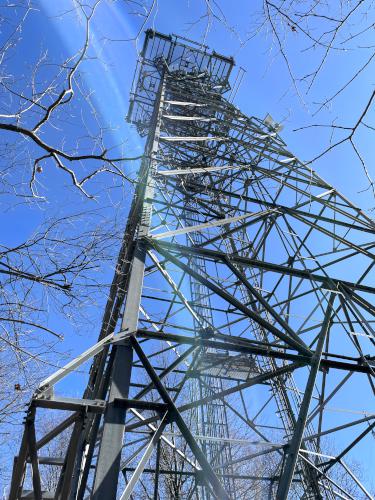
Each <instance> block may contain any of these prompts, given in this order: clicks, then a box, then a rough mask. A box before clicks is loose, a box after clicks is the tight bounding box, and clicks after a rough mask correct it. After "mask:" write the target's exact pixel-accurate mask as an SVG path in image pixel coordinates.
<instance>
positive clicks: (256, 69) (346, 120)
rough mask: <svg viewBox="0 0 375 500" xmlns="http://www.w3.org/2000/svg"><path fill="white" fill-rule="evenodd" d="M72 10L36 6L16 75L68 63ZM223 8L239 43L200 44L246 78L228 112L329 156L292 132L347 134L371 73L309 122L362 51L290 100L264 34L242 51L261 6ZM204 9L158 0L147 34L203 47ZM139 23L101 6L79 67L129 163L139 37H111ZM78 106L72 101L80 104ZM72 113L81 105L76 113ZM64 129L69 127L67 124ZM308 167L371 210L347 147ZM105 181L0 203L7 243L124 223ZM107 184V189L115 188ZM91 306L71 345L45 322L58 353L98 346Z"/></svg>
mask: <svg viewBox="0 0 375 500" xmlns="http://www.w3.org/2000/svg"><path fill="white" fill-rule="evenodd" d="M70 4H71V3H70V0H63V1H59V2H51V1H49V0H41V1H39V3H38V7H39V9H40V11H39V12H35V13H32V14H31V18H30V22H28V23H27V24H26V25H25V28H24V30H23V34H22V41H21V44H20V50H19V51H18V52H17V56H16V57H15V58H14V59H13V60H12V61H11V62H10V65H11V67H12V65H13V70H14V72H15V73H17V72H20V71H22V68H24V67H26V66H27V65H28V64H30V62H31V61H33V60H34V59H35V58H36V57H37V56H38V55H39V54H40V53H42V52H43V51H44V50H45V49H48V57H49V58H50V60H52V61H56V62H58V61H61V60H63V59H65V58H66V57H68V56H70V55H72V54H74V53H75V52H76V50H77V49H78V48H79V47H80V44H81V43H82V37H83V27H82V24H80V23H79V22H77V19H76V18H75V17H74V16H73V14H69V13H68V14H64V15H63V16H61V15H60V14H61V13H62V12H64V11H65V10H68V9H69V6H70ZM222 4H223V8H224V11H225V13H226V15H227V20H228V24H229V25H230V26H234V27H235V28H236V30H238V32H239V33H240V37H241V40H239V38H238V37H237V35H236V34H234V33H233V32H232V31H231V30H230V29H228V27H226V26H223V24H222V23H218V22H215V21H214V22H213V25H212V27H211V29H210V30H209V31H208V34H207V39H206V44H207V45H208V46H209V47H211V48H212V49H214V50H215V51H217V52H219V53H222V54H224V55H233V56H234V58H235V61H236V63H237V65H238V66H242V67H243V68H244V69H245V70H246V74H245V77H244V79H243V83H242V86H241V88H240V90H239V92H238V94H237V97H236V99H235V104H236V105H237V106H238V107H239V108H241V110H242V111H244V112H245V113H247V114H249V115H254V116H258V117H260V118H263V117H264V116H265V115H266V114H267V113H270V114H271V115H272V116H273V118H274V119H275V120H276V121H282V123H283V125H284V130H283V132H282V134H281V135H282V137H283V138H284V140H285V141H286V142H287V144H288V147H289V149H290V150H291V151H293V152H294V153H295V154H296V155H297V156H298V157H299V158H300V159H302V160H309V159H311V158H312V157H314V156H316V155H317V154H319V153H320V152H321V151H322V150H324V148H325V147H327V144H328V142H327V141H328V140H329V131H328V130H326V129H320V128H312V129H307V130H306V131H305V132H293V129H295V128H298V127H301V126H305V125H309V124H311V123H319V124H329V123H331V122H332V120H334V119H336V118H337V123H338V124H344V125H351V124H353V123H354V122H355V121H356V119H357V117H358V115H359V114H360V112H361V110H362V108H363V106H364V104H365V103H366V101H367V99H368V97H369V95H370V94H371V92H372V90H373V84H374V70H373V67H372V66H371V65H370V66H369V67H368V69H367V70H366V71H365V72H364V73H363V74H362V75H361V77H360V78H358V79H356V80H355V81H354V82H353V84H352V85H351V86H350V87H348V89H347V90H346V91H345V92H343V93H342V94H341V95H340V96H339V97H338V98H337V99H336V100H334V101H333V103H332V106H331V107H330V108H329V109H327V110H325V109H324V110H322V111H321V112H320V114H318V115H317V116H315V117H313V116H312V115H313V114H314V112H315V111H316V109H317V108H318V106H317V105H316V104H315V103H317V102H321V101H322V100H324V98H325V97H327V96H330V95H331V94H333V93H335V91H336V89H337V88H339V87H340V86H341V85H343V84H344V83H345V81H347V80H348V79H349V78H350V76H351V75H352V74H353V72H355V71H356V68H359V67H360V65H361V61H365V60H366V58H367V57H368V56H369V51H367V50H366V49H364V50H363V51H358V50H347V51H346V52H339V51H337V52H335V54H334V55H333V56H332V57H331V56H330V58H329V60H328V62H327V64H326V66H325V67H324V69H323V71H322V73H321V75H320V77H319V78H318V79H317V81H316V84H315V85H314V86H313V87H312V90H311V91H310V92H309V93H308V94H307V95H306V85H305V84H304V83H303V82H299V83H298V89H299V93H300V95H297V92H296V89H295V88H294V87H293V85H292V82H291V79H290V75H289V73H288V70H287V67H286V64H285V61H284V60H283V57H282V55H281V54H280V52H279V50H278V48H277V46H276V44H275V42H274V40H272V35H271V34H270V32H269V30H268V31H267V30H263V31H261V32H260V33H259V34H258V35H257V36H255V37H253V38H252V39H250V40H249V41H248V42H247V43H245V44H242V43H241V41H243V40H245V39H246V36H247V33H248V32H249V27H250V26H252V25H254V24H255V23H256V22H257V19H258V15H257V12H258V11H259V9H260V6H261V2H248V1H246V0H239V1H236V2H228V1H224V2H222ZM204 5H205V3H204V2H200V1H198V0H192V1H190V2H189V1H176V0H160V1H159V2H158V3H157V5H156V6H155V8H154V10H153V12H152V14H151V16H150V19H149V22H148V24H147V27H150V26H151V27H154V28H155V29H157V30H158V31H161V32H164V33H167V34H169V33H176V34H180V35H183V36H186V37H188V38H191V39H195V40H201V39H202V36H203V34H204V33H205V30H206V19H202V20H201V21H199V22H197V20H199V18H200V16H202V15H204V12H205V10H204ZM65 7H66V8H65ZM141 21H142V20H141V19H140V17H139V16H135V15H131V14H129V12H128V7H127V6H126V4H125V3H123V2H113V3H108V2H105V3H103V5H100V6H99V8H98V10H97V12H96V14H95V17H94V20H93V25H92V37H91V48H90V56H92V57H93V58H92V59H90V60H88V61H86V62H85V63H84V66H83V68H82V69H83V75H84V78H83V80H84V84H85V88H86V90H87V89H89V91H90V92H91V93H92V101H93V103H94V104H95V106H96V109H97V111H98V114H99V115H100V120H101V122H102V123H103V124H105V125H106V126H111V127H113V128H114V130H113V131H112V132H110V133H109V136H110V138H109V140H110V141H111V142H112V144H114V145H115V144H119V143H122V142H124V148H125V152H126V155H128V156H136V155H138V154H141V152H142V150H143V141H142V140H141V139H140V138H139V136H138V134H137V133H136V131H135V130H134V129H133V128H132V127H131V126H130V125H128V124H127V123H126V122H125V116H126V113H127V106H128V96H129V92H130V88H131V82H132V78H133V73H134V69H135V65H136V60H137V50H140V48H141V45H142V42H143V38H142V36H141V37H140V39H139V41H138V42H137V43H135V42H134V41H110V40H109V39H108V38H112V39H122V40H125V39H130V38H132V37H134V35H135V34H136V33H137V32H138V30H139V28H140V24H141ZM318 28H319V26H314V29H316V30H318ZM371 42H372V39H371V37H370V34H368V35H367V34H366V35H365V36H364V37H363V38H362V39H361V44H362V45H363V46H366V44H368V45H370V44H371ZM286 43H287V47H288V54H289V56H290V62H291V66H292V68H293V72H294V73H295V74H296V75H303V74H305V73H308V72H309V71H310V70H311V68H312V67H314V65H315V66H316V64H318V60H319V54H318V50H310V51H308V52H303V53H301V49H302V48H303V47H305V45H306V44H305V42H304V41H302V36H301V33H299V32H297V33H296V32H294V31H292V30H290V33H289V32H287V33H286ZM353 47H354V46H353ZM80 99H81V98H80V97H79V96H78V103H79V102H80ZM78 108H79V106H77V113H78ZM373 117H374V113H373V112H372V114H371V112H370V114H369V117H368V120H367V122H368V123H369V124H371V118H373ZM373 124H375V121H374V122H373ZM89 125H90V123H89ZM66 126H67V127H68V126H69V127H74V124H73V125H71V124H70V125H66ZM69 130H72V128H69ZM371 133H373V132H371V131H369V130H366V129H363V131H362V132H361V133H359V134H358V137H359V141H360V142H359V143H360V146H361V151H362V152H363V154H364V156H365V157H366V159H367V160H368V165H369V168H370V169H371V168H372V167H373V160H372V154H371V153H372V144H373V139H372V136H371ZM49 134H51V135H50V138H51V139H52V140H56V141H59V140H61V137H62V135H63V134H64V130H63V129H60V130H58V129H57V130H55V131H54V132H49ZM136 168H137V164H136V163H129V164H128V165H126V166H125V170H126V173H127V174H128V173H129V174H134V171H135V169H136ZM313 168H314V169H315V170H316V171H317V172H318V173H319V175H321V176H322V177H323V178H324V179H325V180H327V181H328V182H329V183H331V184H333V185H334V186H335V187H336V188H337V189H338V190H340V191H341V192H343V193H344V194H345V195H346V196H347V197H349V198H350V199H351V200H352V201H354V202H356V203H357V204H359V205H360V206H362V207H363V208H365V209H370V208H372V207H373V206H374V200H373V196H372V194H371V192H370V191H365V192H360V191H361V190H363V189H364V188H365V187H366V185H367V184H366V182H367V181H366V178H365V176H364V175H363V173H362V170H361V166H360V165H359V162H358V159H356V158H355V155H354V154H353V151H352V149H351V148H350V147H349V146H348V145H347V144H345V145H343V146H340V148H336V149H335V150H334V151H333V152H331V153H329V154H327V155H326V156H325V157H323V158H322V159H320V160H319V161H318V162H316V164H314V165H313ZM373 171H374V170H373ZM102 179H104V177H102V178H101V180H98V181H95V182H93V184H92V187H91V189H92V192H93V193H94V194H96V195H97V198H96V201H90V200H88V199H86V198H84V197H82V195H81V194H80V193H78V192H77V191H76V190H75V189H73V188H72V187H67V185H68V184H69V181H68V179H67V178H66V177H65V176H64V175H62V174H61V173H60V172H58V171H57V170H56V169H53V168H50V169H45V170H44V172H43V178H42V182H43V186H42V187H41V190H42V191H43V194H44V195H45V196H46V198H47V203H40V204H34V205H29V204H27V205H24V204H21V205H16V206H14V204H13V200H12V197H6V198H3V207H6V208H9V209H8V210H7V212H6V215H5V216H4V215H3V218H2V220H3V224H4V228H5V241H6V243H9V244H17V243H18V242H19V241H23V240H24V239H25V238H27V237H29V236H30V235H31V234H32V233H33V231H35V228H36V227H37V225H38V224H39V223H41V222H42V221H43V220H44V219H45V218H46V217H47V216H51V215H54V214H59V215H64V214H67V213H69V212H71V211H72V210H74V211H81V210H87V209H92V208H93V207H95V208H96V207H100V209H101V210H102V213H103V214H104V215H105V216H107V217H109V218H110V217H111V214H112V213H113V214H115V213H116V215H117V217H120V218H121V217H124V215H125V213H126V210H127V208H128V205H129V200H130V197H131V195H130V193H129V192H126V191H123V190H121V189H103V184H101V183H102ZM109 185H110V186H112V185H113V183H112V181H110V182H109ZM89 189H90V188H89ZM104 272H105V278H106V279H108V280H110V277H111V268H110V267H109V266H107V268H106V269H105V271H104ZM97 301H98V307H90V308H89V310H88V311H89V314H90V315H91V320H92V323H91V325H90V327H87V328H85V327H84V326H83V327H82V330H81V331H80V332H79V335H78V336H76V335H74V336H73V332H72V331H71V330H70V328H71V327H70V326H69V324H68V323H67V322H66V321H65V320H64V319H63V318H62V317H61V316H56V317H53V315H51V316H50V317H49V318H48V322H49V323H48V324H49V326H51V327H55V328H58V329H60V330H62V331H63V333H64V334H65V336H66V341H65V343H64V345H63V346H61V347H60V348H61V349H62V350H63V351H65V352H66V353H67V352H69V353H70V354H72V355H73V354H78V353H79V352H80V351H81V350H82V349H84V348H86V347H87V346H88V345H90V344H91V343H92V342H93V341H94V339H95V338H96V336H97V331H98V329H95V328H92V324H95V323H97V324H99V320H100V317H101V302H102V298H98V299H97ZM93 330H94V331H93Z"/></svg>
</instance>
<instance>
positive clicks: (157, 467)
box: [154, 439, 161, 500]
mask: <svg viewBox="0 0 375 500" xmlns="http://www.w3.org/2000/svg"><path fill="white" fill-rule="evenodd" d="M160 445H161V441H160V439H159V441H158V444H157V445H156V463H155V482H154V500H158V497H159V475H160V451H161V450H160Z"/></svg>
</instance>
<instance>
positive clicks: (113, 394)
mask: <svg viewBox="0 0 375 500" xmlns="http://www.w3.org/2000/svg"><path fill="white" fill-rule="evenodd" d="M163 99H164V78H162V79H161V83H160V89H159V97H158V102H157V104H156V106H155V115H154V118H153V119H154V133H153V134H152V135H151V136H150V141H149V143H148V144H147V145H146V152H145V156H146V157H147V156H149V157H150V161H149V165H148V169H147V171H146V172H147V173H146V176H145V180H144V183H145V184H144V193H143V197H142V198H143V204H142V205H141V207H142V210H141V211H140V212H138V213H137V214H135V218H136V220H135V223H136V224H137V226H138V239H137V240H136V242H135V245H134V254H133V258H132V264H131V271H130V278H129V284H128V293H127V296H126V305H125V311H124V316H123V319H122V324H121V330H122V331H124V330H127V331H129V332H136V330H137V326H138V316H139V306H140V303H141V295H142V288H143V277H144V267H145V259H146V248H145V246H144V245H143V243H142V241H141V238H142V237H144V236H147V235H148V231H149V228H150V224H151V216H152V202H151V199H152V196H153V176H152V173H153V170H154V169H155V155H156V153H157V150H158V144H159V136H160V125H161V110H162V105H163ZM115 349H116V351H115V353H114V362H113V369H112V374H111V381H110V389H109V400H108V405H107V409H106V412H105V414H104V423H103V433H102V438H101V443H100V448H99V455H98V461H97V465H96V471H95V479H94V487H93V494H92V499H93V500H101V499H103V498H105V499H108V500H110V499H111V500H112V499H113V500H115V499H116V496H117V484H118V478H119V474H120V461H121V450H122V447H123V438H124V432H125V417H126V410H125V409H124V408H121V407H120V406H119V405H118V406H115V405H114V400H115V399H127V398H128V396H129V387H130V379H131V370H132V363H133V349H132V346H131V344H130V343H128V342H127V343H126V344H124V345H118V346H116V347H115Z"/></svg>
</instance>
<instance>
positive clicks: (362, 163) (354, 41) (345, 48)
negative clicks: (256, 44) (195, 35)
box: [190, 0, 375, 195]
mask: <svg viewBox="0 0 375 500" xmlns="http://www.w3.org/2000/svg"><path fill="white" fill-rule="evenodd" d="M201 5H202V15H201V16H200V17H199V18H198V19H195V20H193V22H191V23H190V26H192V25H194V26H195V25H197V24H198V25H199V24H201V25H202V38H203V39H204V40H205V39H206V38H207V36H208V33H209V32H210V30H212V28H213V27H214V26H215V23H219V24H221V25H222V26H224V27H225V28H226V29H227V30H228V31H229V32H230V33H231V35H233V36H234V37H235V38H236V39H237V42H238V44H239V46H241V47H245V46H247V44H249V43H250V42H251V41H252V40H253V39H257V40H266V43H265V46H266V47H267V46H268V51H269V57H268V59H269V61H270V63H272V61H273V59H275V58H277V57H279V58H280V59H281V61H282V62H283V65H284V67H285V69H286V72H287V74H288V75H289V79H290V84H291V87H292V89H293V91H294V93H295V94H296V95H297V96H298V99H299V101H300V103H301V105H302V107H304V108H305V109H307V110H308V111H309V114H310V115H311V118H310V120H309V123H308V124H307V125H304V126H300V127H295V128H294V131H296V132H297V131H298V132H301V131H307V132H309V133H310V136H309V137H310V139H312V135H311V133H312V130H311V129H315V130H316V129H322V131H326V132H327V136H326V139H325V140H326V141H327V144H326V145H324V143H322V144H321V145H320V146H318V147H317V148H316V153H315V155H314V157H313V158H310V159H307V162H308V163H311V162H314V161H315V160H318V159H320V158H322V157H323V156H325V155H327V154H328V153H330V152H332V151H333V150H336V149H338V148H343V147H344V146H345V145H348V146H350V148H351V151H352V153H353V159H352V160H351V161H353V162H354V163H357V164H358V165H359V167H360V169H361V171H362V172H363V174H364V175H365V178H366V183H367V187H366V189H368V190H370V191H371V192H372V194H373V195H375V184H374V179H373V177H374V169H373V165H371V163H370V161H371V158H368V154H366V151H365V149H366V147H365V146H366V139H368V142H370V141H371V138H372V136H373V133H374V130H375V127H374V125H373V124H372V123H373V122H372V120H373V113H372V112H373V104H374V97H375V94H374V90H373V88H372V86H371V81H370V78H371V76H370V75H371V70H373V67H374V66H373V65H374V61H375V45H374V43H373V42H372V41H371V38H372V36H371V35H372V33H373V32H374V28H375V15H374V12H375V11H374V2H373V0H348V1H345V2H343V1H332V2H326V1H321V0H306V1H303V2H301V1H299V0H290V1H288V2H285V1H284V0H263V1H261V2H256V3H255V4H254V3H253V2H251V3H250V4H248V5H245V3H243V4H241V6H239V8H240V9H241V10H242V11H243V12H242V15H241V19H247V20H248V21H247V23H242V25H241V26H238V22H236V21H233V20H232V16H231V9H232V6H230V7H229V5H226V3H225V2H221V1H220V0H204V1H202V3H201ZM354 57H355V60H354ZM349 58H351V59H349ZM335 68H340V71H338V72H335ZM341 74H342V75H343V76H341ZM327 75H328V76H327ZM362 78H367V80H368V81H369V83H368V84H367V90H366V92H362V94H359V95H358V90H356V89H357V88H358V87H355V85H357V84H358V82H359V81H360V80H361V79H362ZM365 81H366V80H365ZM323 82H324V83H323ZM327 83H328V84H327ZM322 87H323V88H322ZM353 89H354V90H353ZM350 92H353V93H355V94H356V95H355V101H356V105H355V111H354V112H353V117H352V118H348V117H345V119H342V118H341V115H344V113H343V112H344V110H343V109H342V108H341V113H340V105H341V104H338V105H337V108H336V103H337V102H338V101H339V99H340V98H342V97H346V98H347V99H350V100H353V94H350ZM280 94H281V89H280ZM341 106H342V105H341ZM332 113H335V115H334V118H333V119H332V118H331V119H330V118H329V117H330V114H331V115H332ZM320 116H323V117H324V121H323V123H322V122H321V121H319V117H320ZM344 120H345V121H344Z"/></svg>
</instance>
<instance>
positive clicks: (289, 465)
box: [277, 293, 335, 500]
mask: <svg viewBox="0 0 375 500" xmlns="http://www.w3.org/2000/svg"><path fill="white" fill-rule="evenodd" d="M334 300H335V294H334V293H331V296H330V298H329V301H328V305H327V310H326V313H325V315H324V320H323V324H322V329H321V331H320V334H319V338H318V343H317V346H316V350H315V352H314V354H313V356H312V358H311V368H310V374H309V378H308V380H307V384H306V389H305V394H304V396H303V400H302V404H301V408H300V411H299V415H298V420H297V422H296V426H295V429H294V433H293V437H292V440H291V442H290V444H289V446H288V448H287V451H286V458H285V465H284V468H283V472H282V474H281V476H280V482H279V487H278V490H277V500H286V499H287V498H288V494H289V490H290V485H291V484H292V480H293V476H294V471H295V468H296V464H297V459H298V453H299V450H300V447H301V442H302V437H303V433H304V431H305V425H306V420H307V415H308V411H309V407H310V403H311V398H312V395H313V390H314V385H315V380H316V376H317V374H318V370H319V365H320V360H321V357H322V352H323V347H324V342H325V339H326V336H327V333H328V331H329V328H330V322H331V314H332V307H333V302H334Z"/></svg>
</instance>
